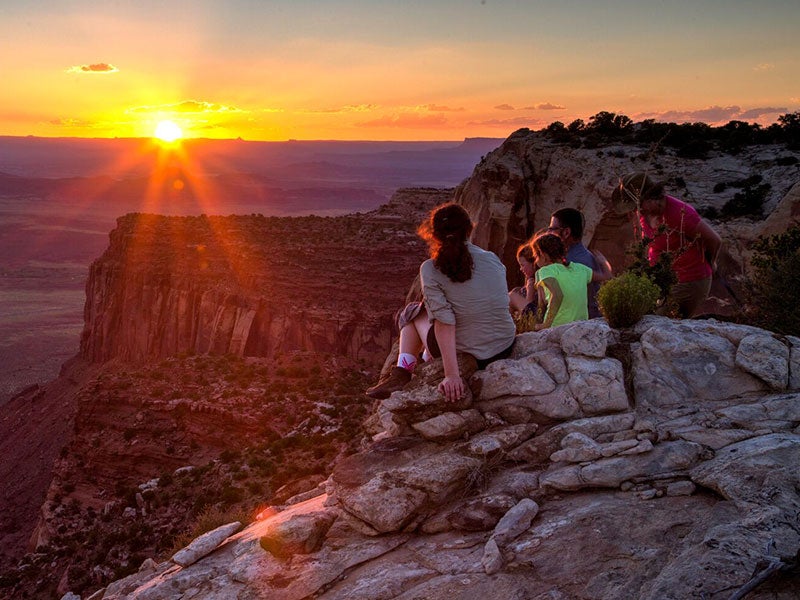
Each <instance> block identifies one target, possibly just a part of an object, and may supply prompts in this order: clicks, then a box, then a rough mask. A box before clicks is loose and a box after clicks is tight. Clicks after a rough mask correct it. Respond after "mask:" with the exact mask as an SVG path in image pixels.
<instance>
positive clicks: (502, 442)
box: [467, 424, 538, 456]
mask: <svg viewBox="0 0 800 600" xmlns="http://www.w3.org/2000/svg"><path fill="white" fill-rule="evenodd" d="M537 429H538V426H537V425H536V424H529V425H513V426H511V427H503V428H500V429H495V430H493V431H486V432H483V433H480V434H478V435H476V436H474V437H473V438H472V439H470V441H469V443H468V445H467V451H468V452H469V453H470V454H472V455H474V456H489V455H491V454H494V453H496V452H506V451H507V450H509V449H511V448H513V447H515V446H517V445H519V444H521V443H522V442H524V441H525V440H527V439H528V438H530V437H531V436H532V435H533V434H534V433H535V432H536V430H537Z"/></svg>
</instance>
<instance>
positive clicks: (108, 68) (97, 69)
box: [67, 63, 119, 74]
mask: <svg viewBox="0 0 800 600" xmlns="http://www.w3.org/2000/svg"><path fill="white" fill-rule="evenodd" d="M117 71H119V69H118V68H117V67H115V66H114V65H112V64H109V63H94V64H91V65H75V66H73V67H69V68H68V69H67V73H100V74H106V73H116V72H117Z"/></svg>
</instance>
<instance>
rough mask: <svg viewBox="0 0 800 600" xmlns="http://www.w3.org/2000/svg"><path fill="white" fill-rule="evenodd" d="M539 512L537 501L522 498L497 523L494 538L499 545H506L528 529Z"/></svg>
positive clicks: (493, 533)
mask: <svg viewBox="0 0 800 600" xmlns="http://www.w3.org/2000/svg"><path fill="white" fill-rule="evenodd" d="M537 514H539V505H538V504H536V502H534V501H533V500H531V499H529V498H524V499H523V500H520V501H519V502H518V503H517V504H515V505H514V506H513V507H512V508H511V509H510V510H509V511H508V512H507V513H506V514H505V515H503V517H502V518H501V519H500V521H499V522H498V523H497V525H496V526H495V528H494V531H493V532H492V539H494V541H495V542H497V545H498V546H501V547H502V546H505V545H506V544H508V543H509V542H511V541H512V540H513V539H515V538H516V537H518V536H519V535H521V534H522V533H523V532H525V531H527V530H528V529H529V528H530V526H531V522H532V521H533V519H535V518H536V515H537Z"/></svg>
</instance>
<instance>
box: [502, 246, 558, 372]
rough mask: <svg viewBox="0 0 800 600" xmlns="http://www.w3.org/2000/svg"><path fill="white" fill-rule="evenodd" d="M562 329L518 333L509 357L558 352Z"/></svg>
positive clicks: (516, 357) (515, 358)
mask: <svg viewBox="0 0 800 600" xmlns="http://www.w3.org/2000/svg"><path fill="white" fill-rule="evenodd" d="M515 253H516V250H515ZM514 260H516V258H515V259H514ZM563 329H564V328H559V327H553V328H549V329H543V330H542V331H528V332H525V333H520V334H518V335H517V340H516V342H515V343H514V349H513V350H512V351H511V356H510V357H509V359H510V360H517V359H520V358H523V357H525V356H535V355H538V354H542V353H553V352H558V353H559V354H560V353H561V334H562V333H563Z"/></svg>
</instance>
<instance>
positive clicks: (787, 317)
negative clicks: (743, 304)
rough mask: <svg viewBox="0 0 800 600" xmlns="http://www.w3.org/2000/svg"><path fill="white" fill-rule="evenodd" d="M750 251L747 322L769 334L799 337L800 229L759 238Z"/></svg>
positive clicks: (794, 228) (791, 229)
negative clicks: (799, 280) (751, 271)
mask: <svg viewBox="0 0 800 600" xmlns="http://www.w3.org/2000/svg"><path fill="white" fill-rule="evenodd" d="M753 250H754V251H755V252H754V254H753V260H752V265H753V276H752V285H751V286H750V292H749V294H748V296H749V298H748V304H749V312H750V320H751V321H752V322H753V324H755V325H758V326H759V327H763V328H765V329H769V330H770V331H775V332H777V333H782V334H786V335H795V336H797V335H800V287H798V285H797V281H798V279H800V227H798V226H794V227H791V228H790V229H788V230H787V231H786V232H784V233H781V234H778V235H773V236H770V237H766V238H764V237H762V238H759V239H758V240H757V241H756V243H755V244H754V245H753Z"/></svg>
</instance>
